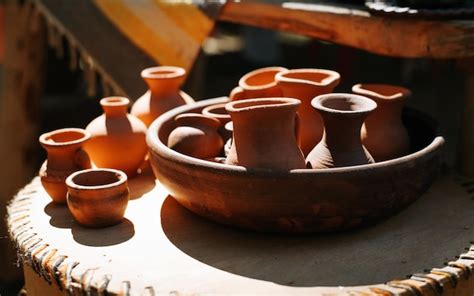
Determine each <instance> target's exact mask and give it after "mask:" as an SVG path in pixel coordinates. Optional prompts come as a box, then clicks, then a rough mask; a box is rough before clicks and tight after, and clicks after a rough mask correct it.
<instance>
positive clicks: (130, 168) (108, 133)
mask: <svg viewBox="0 0 474 296" xmlns="http://www.w3.org/2000/svg"><path fill="white" fill-rule="evenodd" d="M129 103H130V101H129V100H128V99H127V98H124V97H107V98H104V99H102V100H100V105H101V106H102V109H103V110H104V114H102V115H101V116H99V117H97V118H96V119H94V120H93V121H91V123H89V125H88V126H87V128H86V130H87V131H89V132H90V133H91V140H90V141H89V142H88V143H87V144H86V145H85V146H84V148H85V149H86V151H87V153H88V154H89V156H90V157H91V160H92V162H93V163H94V164H95V165H96V166H97V167H99V168H112V169H117V170H121V171H124V172H125V173H126V174H127V175H128V176H129V177H132V176H134V175H135V174H137V170H138V168H139V167H140V165H141V164H142V163H143V161H144V159H145V155H146V153H147V150H148V149H147V145H146V130H147V128H146V126H145V124H143V122H141V121H140V120H139V119H138V118H136V117H135V116H133V115H130V114H127V107H128V105H129Z"/></svg>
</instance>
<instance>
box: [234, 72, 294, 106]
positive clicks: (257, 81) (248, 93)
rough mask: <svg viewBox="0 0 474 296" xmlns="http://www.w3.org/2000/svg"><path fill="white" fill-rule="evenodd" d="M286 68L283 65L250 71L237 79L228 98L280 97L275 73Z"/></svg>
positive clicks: (236, 99)
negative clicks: (236, 84)
mask: <svg viewBox="0 0 474 296" xmlns="http://www.w3.org/2000/svg"><path fill="white" fill-rule="evenodd" d="M284 70H287V69H286V68H283V67H266V68H260V69H257V70H254V71H251V72H249V73H247V74H245V75H244V76H242V78H240V80H239V86H237V87H236V88H234V89H233V90H232V91H231V93H230V95H229V98H230V100H231V101H238V100H245V99H253V98H270V97H281V96H282V95H283V94H282V91H281V89H280V88H279V87H278V86H277V85H276V82H275V75H276V74H277V73H279V72H281V71H284Z"/></svg>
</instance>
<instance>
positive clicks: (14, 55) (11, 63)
mask: <svg viewBox="0 0 474 296" xmlns="http://www.w3.org/2000/svg"><path fill="white" fill-rule="evenodd" d="M30 8H31V7H29V6H27V5H26V6H20V5H19V4H18V3H17V1H7V4H6V26H5V27H6V28H7V32H6V39H7V40H6V56H5V61H4V67H3V69H2V75H1V76H2V84H1V87H0V90H1V91H2V94H1V95H0V139H1V140H0V159H1V160H2V162H1V166H0V180H2V181H1V182H0V217H4V215H5V206H6V203H7V201H8V200H9V199H10V196H11V195H12V194H13V193H15V192H16V191H17V190H18V188H20V187H21V186H23V185H24V184H25V183H26V182H27V181H28V179H30V178H31V176H32V175H34V166H35V164H36V155H37V153H36V152H35V151H36V150H37V126H38V120H39V116H38V100H39V96H40V93H41V90H42V82H43V78H44V75H43V71H44V63H45V58H46V51H45V48H46V43H45V28H44V24H43V23H41V22H40V21H39V20H38V19H32V18H31V13H32V10H31V9H30ZM34 22H38V23H34ZM4 229H5V224H4V220H3V219H0V233H3V232H4ZM15 263H16V256H15V254H14V249H13V247H12V246H11V245H10V244H9V243H8V240H4V239H0V266H2V267H1V269H2V272H0V280H2V279H3V280H11V279H14V278H15V277H16V276H18V273H19V269H18V268H16V267H15Z"/></svg>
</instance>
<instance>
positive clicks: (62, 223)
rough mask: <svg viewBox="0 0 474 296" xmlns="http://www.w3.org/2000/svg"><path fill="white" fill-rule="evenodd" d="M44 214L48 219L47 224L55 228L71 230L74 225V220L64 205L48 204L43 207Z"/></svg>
mask: <svg viewBox="0 0 474 296" xmlns="http://www.w3.org/2000/svg"><path fill="white" fill-rule="evenodd" d="M44 212H45V213H46V215H48V216H49V217H50V219H49V224H50V225H51V226H54V227H57V228H71V227H72V226H73V225H74V224H75V221H74V218H73V217H72V215H71V213H70V212H69V209H68V207H67V205H66V204H56V203H54V202H50V203H49V204H47V205H46V206H45V207H44Z"/></svg>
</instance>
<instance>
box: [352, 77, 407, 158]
mask: <svg viewBox="0 0 474 296" xmlns="http://www.w3.org/2000/svg"><path fill="white" fill-rule="evenodd" d="M352 91H353V92H354V93H356V94H361V95H364V96H367V97H368V98H371V99H372V100H374V101H375V102H376V103H377V109H376V110H375V111H374V112H373V113H372V114H370V115H369V116H368V117H367V119H366V120H365V122H364V125H363V126H362V131H361V137H362V143H363V144H364V146H365V147H366V148H367V149H368V150H369V152H370V154H371V155H372V156H373V158H374V159H375V161H384V160H388V159H393V158H397V157H400V156H403V155H406V154H408V153H409V150H410V138H409V136H408V131H407V129H406V128H405V126H404V125H403V123H402V109H403V105H404V104H405V101H406V99H407V98H408V97H410V96H411V92H410V90H408V89H406V88H403V87H399V86H393V85H385V84H357V85H354V86H353V88H352Z"/></svg>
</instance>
